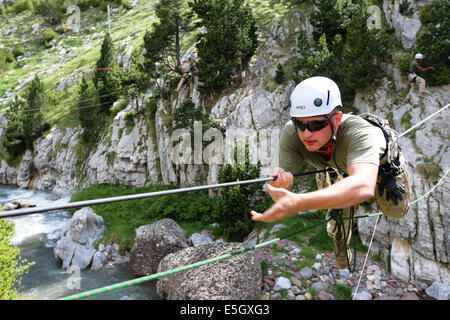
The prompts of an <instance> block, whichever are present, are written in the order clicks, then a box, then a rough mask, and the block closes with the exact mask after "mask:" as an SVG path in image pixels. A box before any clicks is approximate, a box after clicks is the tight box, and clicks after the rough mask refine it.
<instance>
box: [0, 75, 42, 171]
mask: <svg viewBox="0 0 450 320" xmlns="http://www.w3.org/2000/svg"><path fill="white" fill-rule="evenodd" d="M45 105H46V95H45V93H44V88H43V85H42V83H41V81H40V80H39V77H38V76H37V75H36V76H35V78H34V79H33V80H32V81H31V83H30V85H29V86H28V87H27V90H26V92H25V95H24V97H23V98H18V97H16V98H15V100H14V101H13V102H11V103H10V104H9V109H8V110H7V111H6V118H7V119H8V124H7V125H6V127H5V132H4V136H3V137H2V138H3V142H2V146H3V148H4V149H5V151H6V153H7V157H6V160H7V161H8V163H9V164H10V165H14V163H15V161H16V160H17V159H18V158H19V157H20V156H22V154H23V153H24V152H25V150H26V149H29V150H33V141H34V140H35V139H36V138H39V137H40V136H41V135H42V134H43V133H44V132H45V131H46V130H48V129H49V126H48V124H47V123H45V122H44V119H43V116H42V112H41V108H42V107H45Z"/></svg>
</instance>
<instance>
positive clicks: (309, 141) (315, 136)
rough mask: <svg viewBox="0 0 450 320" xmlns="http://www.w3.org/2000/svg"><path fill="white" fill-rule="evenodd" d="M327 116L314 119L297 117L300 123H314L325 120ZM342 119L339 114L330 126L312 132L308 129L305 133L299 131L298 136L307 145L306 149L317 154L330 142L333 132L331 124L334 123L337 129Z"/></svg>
mask: <svg viewBox="0 0 450 320" xmlns="http://www.w3.org/2000/svg"><path fill="white" fill-rule="evenodd" d="M325 118H326V116H325V115H320V116H314V117H297V118H296V119H297V120H300V121H314V120H322V119H325ZM341 119H342V113H341V112H339V113H338V114H336V115H335V116H334V117H333V118H332V119H330V120H329V121H328V125H327V126H326V127H325V128H323V129H321V130H317V131H310V130H308V128H305V130H304V131H301V130H297V134H298V136H299V138H300V140H301V141H302V143H303V144H304V145H305V147H306V149H307V150H308V151H310V152H317V151H318V150H319V149H320V148H322V147H323V146H324V145H325V144H326V143H327V142H328V141H330V139H331V137H332V135H333V132H332V129H331V125H330V122H331V121H333V123H334V127H335V128H336V129H337V127H338V125H339V124H340V121H341Z"/></svg>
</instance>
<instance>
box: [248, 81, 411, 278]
mask: <svg viewBox="0 0 450 320" xmlns="http://www.w3.org/2000/svg"><path fill="white" fill-rule="evenodd" d="M290 102H291V107H290V116H291V117H292V120H290V121H289V122H288V123H287V124H286V125H285V126H284V128H283V129H282V132H281V136H280V141H279V166H280V167H279V168H274V169H273V171H272V176H273V177H277V178H276V180H274V181H271V182H269V184H268V185H267V190H268V192H269V194H270V196H271V197H272V199H273V200H274V201H275V204H274V205H273V206H272V207H270V208H269V209H268V210H266V211H265V212H264V213H262V214H261V213H258V212H256V211H251V215H252V219H253V220H255V221H263V222H272V221H276V220H281V219H284V218H286V217H288V216H291V215H294V214H296V213H298V212H300V211H307V210H319V209H329V210H328V212H327V217H326V218H327V219H328V218H330V217H333V220H330V221H329V222H328V225H327V232H328V234H329V236H330V237H332V238H333V240H334V243H335V262H336V266H337V267H338V268H340V269H343V268H346V267H349V264H350V263H349V261H351V252H349V250H347V245H348V244H349V242H350V238H351V227H352V226H351V223H350V221H351V220H350V219H340V218H346V217H350V216H352V215H353V214H354V212H355V208H356V207H355V206H357V205H358V204H359V203H362V202H364V201H366V200H368V199H370V198H372V197H373V196H374V195H375V201H376V203H377V204H378V206H379V207H380V208H381V209H382V211H383V213H385V215H387V216H388V217H393V218H401V217H403V216H404V215H405V214H406V212H407V211H408V209H409V205H408V200H409V191H410V189H409V179H408V176H407V171H406V168H405V166H404V160H403V157H401V154H400V150H399V148H398V146H397V144H396V140H395V141H394V142H393V143H392V141H390V142H388V141H387V139H386V136H385V134H387V135H389V132H388V131H386V130H383V129H382V128H381V127H380V126H377V125H374V124H372V123H371V122H369V121H368V120H366V119H363V118H362V117H360V116H355V115H350V114H343V113H342V112H341V111H339V108H340V107H342V102H341V95H340V91H339V88H338V86H337V85H336V83H335V82H334V81H332V80H331V79H328V78H325V77H312V78H309V79H306V80H304V81H302V82H301V83H300V84H298V85H297V87H296V88H295V89H294V91H293V92H292V94H291V97H290ZM393 138H397V137H396V136H394V137H393ZM385 151H389V152H385ZM391 157H393V158H392V159H394V161H390V160H389V159H391ZM388 158H389V159H388ZM388 160H389V161H388ZM303 162H307V163H309V164H311V165H312V166H314V167H316V168H317V169H325V168H332V169H334V172H332V173H329V172H326V173H321V174H318V175H317V176H316V181H317V185H318V188H319V190H317V191H313V192H307V193H302V194H295V193H293V192H290V191H289V189H291V188H292V185H293V173H298V172H300V170H301V167H302V164H303ZM337 222H339V224H340V225H341V226H343V228H341V227H339V228H337V227H338V225H337V224H338V223H337ZM342 222H344V223H343V224H342ZM342 229H343V230H342ZM343 234H344V235H345V236H344V237H343V236H342V235H343Z"/></svg>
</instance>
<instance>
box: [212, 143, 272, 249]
mask: <svg viewBox="0 0 450 320" xmlns="http://www.w3.org/2000/svg"><path fill="white" fill-rule="evenodd" d="M238 143H239V142H238ZM241 147H242V146H241ZM236 150H239V148H236V149H235V152H234V157H233V158H234V164H233V165H230V164H227V165H225V166H224V167H223V168H221V169H220V171H219V183H225V182H232V181H243V180H251V179H257V178H259V174H260V172H261V163H260V162H258V163H257V164H256V165H253V164H251V163H250V160H249V153H248V145H245V162H244V163H240V161H239V160H238V159H239V157H240V156H239V155H238V152H239V151H236ZM262 185H263V184H262V183H254V184H247V185H238V186H234V187H227V188H222V189H221V190H220V194H219V203H218V204H219V205H218V207H217V210H216V211H215V212H214V221H215V222H217V223H218V224H219V227H220V230H221V235H223V236H224V237H225V239H226V240H230V241H242V240H243V239H244V237H245V236H247V235H248V234H249V233H250V232H251V231H252V229H253V224H254V222H253V220H252V219H251V217H250V208H251V200H252V197H253V195H254V194H255V192H256V191H258V190H260V189H261V188H262Z"/></svg>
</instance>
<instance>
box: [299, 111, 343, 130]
mask: <svg viewBox="0 0 450 320" xmlns="http://www.w3.org/2000/svg"><path fill="white" fill-rule="evenodd" d="M335 115H337V112H336V113H333V114H331V115H329V116H327V117H326V118H325V119H320V120H313V121H300V120H297V118H295V117H292V123H293V124H294V127H295V129H296V130H300V131H305V129H306V128H308V130H309V131H311V132H313V131H319V130H322V129H323V128H325V127H326V126H328V123H329V121H330V120H331V118H333V117H334V116H335Z"/></svg>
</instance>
